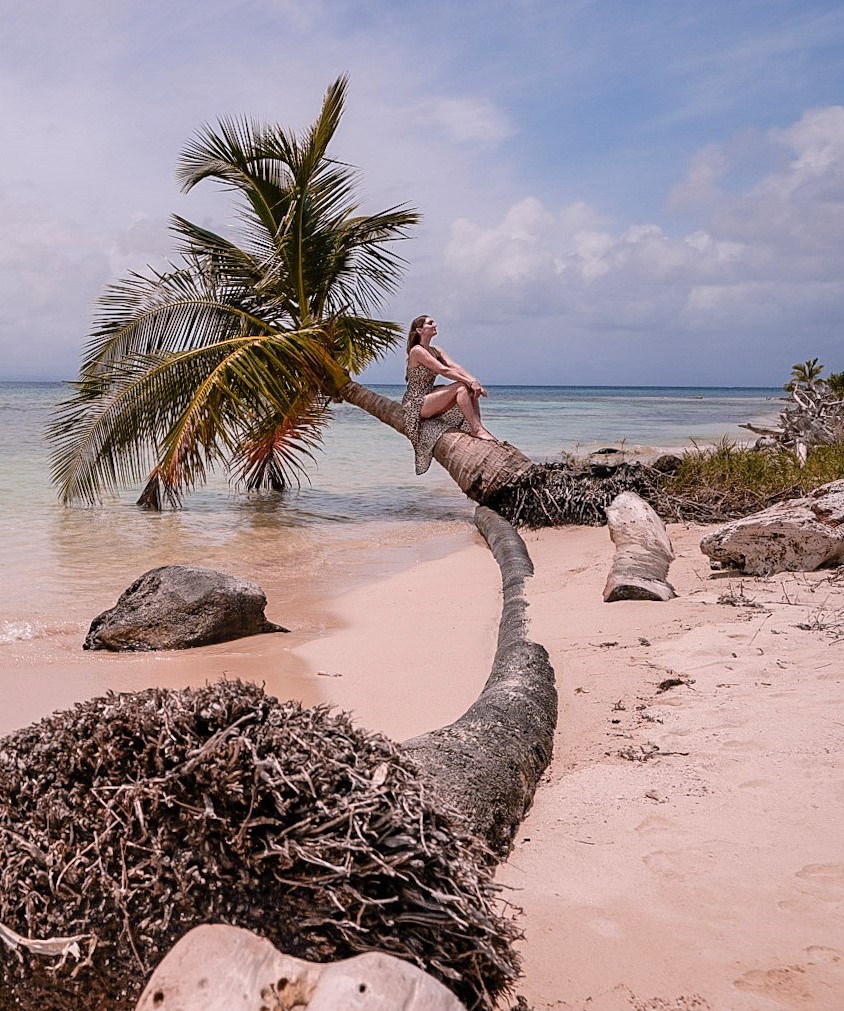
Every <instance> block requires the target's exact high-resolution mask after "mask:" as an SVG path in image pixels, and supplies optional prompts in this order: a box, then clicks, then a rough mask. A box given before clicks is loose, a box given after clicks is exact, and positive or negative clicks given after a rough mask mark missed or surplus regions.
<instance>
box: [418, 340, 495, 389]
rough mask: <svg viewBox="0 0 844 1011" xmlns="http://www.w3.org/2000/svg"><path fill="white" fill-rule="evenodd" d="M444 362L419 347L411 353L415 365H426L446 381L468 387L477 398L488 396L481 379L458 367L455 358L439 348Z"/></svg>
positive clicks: (460, 366)
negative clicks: (449, 380)
mask: <svg viewBox="0 0 844 1011" xmlns="http://www.w3.org/2000/svg"><path fill="white" fill-rule="evenodd" d="M437 350H438V351H439V353H440V355H441V356H442V360H440V358H437V357H436V355H432V354H431V352H430V351H426V350H425V348H423V347H419V346H418V345H417V347H415V348H413V349H412V350H411V352H410V356H411V358H413V360H414V363H415V364H417V365H425V366H426V367H427V368H429V369H430V370H431V371H432V372H436V373H437V375H440V376H442V377H443V378H444V379H451V380H452V381H454V382H458V383H463V385H464V386H467V387H468V388H469V390H470V391H471V392H472V393H474V394H475V395H476V396H479V397H485V396H486V395H487V392H486V390H485V389H484V388H483V386H482V385H481V382H480V380H479V379H477V378H476V377H475V376H473V375H472V374H471V373H470V372H467V371H466V370H465V369H464V368H463V366H462V365H458V364H457V362H456V361H454V359H453V358H451V357H450V356H449V355H448V354H446V352H445V350H444V349H443V348H437Z"/></svg>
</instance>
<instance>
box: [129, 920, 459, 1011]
mask: <svg viewBox="0 0 844 1011" xmlns="http://www.w3.org/2000/svg"><path fill="white" fill-rule="evenodd" d="M292 1008H302V1009H303V1011H340V1009H348V1011H465V1007H464V1005H463V1004H461V1003H460V1001H458V1000H457V998H456V997H455V996H454V994H453V993H451V991H449V990H447V989H446V988H445V987H444V986H443V985H442V983H439V982H438V981H437V980H435V979H434V978H433V976H429V975H428V974H427V973H425V972H423V971H422V970H421V969H418V968H417V967H416V966H415V965H411V964H410V963H409V962H405V961H403V960H402V959H400V958H395V957H393V956H392V955H386V954H384V953H382V952H375V951H373V952H367V953H366V954H363V955H356V956H355V957H353V958H348V959H345V960H344V961H341V962H327V963H323V962H310V961H308V960H306V959H302V958H294V957H293V956H292V955H285V954H283V953H282V952H281V951H279V950H278V948H276V947H275V945H273V944H272V943H271V942H270V941H268V940H267V939H266V938H264V937H259V936H258V935H257V934H254V933H252V931H250V930H244V929H242V928H241V927H230V926H225V925H223V924H203V925H202V926H199V927H195V928H194V929H193V930H191V931H190V932H189V933H187V934H185V936H184V937H183V938H182V939H181V940H180V941H179V942H178V943H177V944H176V945H175V946H174V947H173V948H172V949H171V950H170V951H169V952H168V954H167V955H166V956H165V958H164V959H163V960H162V961H161V962H160V963H159V965H158V968H157V969H156V970H155V972H154V973H153V975H152V977H151V979H150V981H149V983H147V986H146V989H145V990H144V992H143V993H142V994H141V999H140V1000H139V1001H138V1004H137V1007H136V1011H287V1009H292Z"/></svg>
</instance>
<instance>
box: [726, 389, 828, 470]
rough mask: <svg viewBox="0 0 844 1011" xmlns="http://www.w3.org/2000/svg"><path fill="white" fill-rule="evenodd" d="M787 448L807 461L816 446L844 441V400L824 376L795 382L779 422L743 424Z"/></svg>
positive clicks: (780, 446) (776, 444) (782, 447)
mask: <svg viewBox="0 0 844 1011" xmlns="http://www.w3.org/2000/svg"><path fill="white" fill-rule="evenodd" d="M739 427H740V428H747V429H749V430H750V431H751V432H755V433H756V434H757V435H761V436H763V438H765V439H768V440H770V441H771V443H772V444H773V445H774V446H775V447H776V448H777V449H786V450H789V451H791V452H793V453H796V454H797V456H798V457H799V458H800V459H801V460H802V461H803V462H804V463H805V461H806V456H807V453H808V451H809V450H810V449H811V448H812V447H813V446H831V445H834V444H835V443H840V442H844V400H842V399H841V397H840V396H839V395H837V394H836V393H834V392H833V390H832V389H831V388H830V386H829V385H828V384H827V383H825V382H824V381H823V380H822V379H817V380H813V381H811V382H807V383H803V384H795V385H794V386H793V388H792V389H791V390H790V391H789V395H788V398H787V399H786V404H785V407H784V408H783V409H782V411H781V412H780V417H779V426H778V427H777V428H772V427H771V426H769V425H768V426H763V425H751V424H745V425H740V426H739Z"/></svg>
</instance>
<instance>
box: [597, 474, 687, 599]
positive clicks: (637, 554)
mask: <svg viewBox="0 0 844 1011" xmlns="http://www.w3.org/2000/svg"><path fill="white" fill-rule="evenodd" d="M607 524H608V526H609V531H610V537H611V538H612V542H613V544H615V557H614V558H613V562H612V568H611V569H610V574H609V576H608V577H607V582H606V586H604V600H605V601H607V603H611V602H612V601H614V600H671V599H672V597H676V596H677V593H676V591H675V589H674V587H673V586H672V585H671V583H669V582H668V566H669V565H670V564H671V562H672V561H673V560H674V549H673V548H672V547H671V540H670V539H669V537H668V533H667V532H666V529H665V524H664V523H663V522H662V520H661V519H660V518H659V516H657V514H656V513H655V512H654V510H653V509H652V508H651V507H650V506H649V505H648V503H647V502H645V501H644V499H641V498H639V496H638V495H637V494H636V493H635V492H633V491H625V492H622V493H621V494H620V495H619V496H617V497H616V498H614V499H613V501H612V502H611V503H610V504H609V505H608V506H607Z"/></svg>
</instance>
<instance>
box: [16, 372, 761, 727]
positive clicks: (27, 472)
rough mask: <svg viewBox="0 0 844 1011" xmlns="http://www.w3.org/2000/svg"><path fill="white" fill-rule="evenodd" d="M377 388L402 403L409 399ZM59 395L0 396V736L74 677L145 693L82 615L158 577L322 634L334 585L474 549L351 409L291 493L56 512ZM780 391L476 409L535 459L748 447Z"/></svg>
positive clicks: (654, 394)
mask: <svg viewBox="0 0 844 1011" xmlns="http://www.w3.org/2000/svg"><path fill="white" fill-rule="evenodd" d="M378 389H379V392H383V393H385V394H386V395H388V396H392V397H393V398H395V399H398V398H400V396H401V392H402V390H401V388H400V387H379V388H378ZM63 395H64V388H63V387H62V385H61V384H57V383H48V384H14V383H8V384H2V383H0V560H1V561H2V573H3V579H2V581H0V675H2V676H0V733H1V732H3V730H4V729H10V728H11V727H12V726H15V725H19V721H20V719H23V718H26V719H29V718H32V714H33V712H34V713H35V715H38V714H39V712H40V711H41V710H42V709H44V707H45V706H46V707H47V708H46V710H45V711H49V708H51V707H52V706H51V702H55V700H56V699H57V698H60V699H61V703H62V704H64V701H65V699H66V697H70V698H72V697H75V696H74V687H73V685H72V684H71V685H63V686H62V690H61V691H60V692H57V693H56V692H53V691H52V689H51V681H54V680H55V679H56V678H63V677H69V678H71V679H73V678H76V679H79V678H83V680H84V679H86V678H88V676H89V675H90V674H91V671H92V670H95V669H96V670H100V671H101V672H102V676H97V677H95V678H94V680H93V681H90V683H89V680H86V681H85V684H86V685H87V686H88V688H90V687H91V685H93V686H94V688H95V689H97V690H102V688H100V687H99V686H103V687H104V686H107V685H111V686H112V687H114V688H117V689H120V688H123V687H126V688H129V687H138V686H139V685H138V683H137V681H138V677H139V676H140V675H139V674H138V671H139V670H147V671H149V669H150V665H151V664H152V660H151V659H150V658H147V659H146V660H145V661H141V660H140V659H137V660H135V661H133V662H128V661H127V658H118V660H117V661H116V662H115V661H114V660H113V659H112V660H111V661H108V662H107V661H106V660H105V659H100V656H99V655H91V654H85V655H84V656H83V655H82V654H81V653H80V647H81V642H82V640H83V639H84V635H85V632H86V630H87V627H88V625H89V624H90V621H91V619H92V618H93V617H94V616H95V615H97V614H98V613H99V612H101V611H103V610H105V609H106V608H108V607H111V606H112V605H113V604H114V602H115V600H116V598H117V597H118V596H119V594H120V593H121V592H122V591H123V590H124V589H125V588H126V587H127V586H128V585H129V584H130V583H131V582H132V581H133V580H134V579H136V578H137V577H138V576H139V575H140V574H141V573H143V572H145V571H147V570H148V569H150V568H154V567H155V566H158V565H165V564H174V563H182V564H192V565H203V566H208V567H211V568H219V569H223V570H225V571H228V572H231V573H233V574H236V575H241V576H245V577H247V578H250V579H254V580H255V581H257V582H258V583H259V584H260V585H261V586H262V587H263V589H264V591H265V592H266V594H267V597H268V601H269V603H268V607H267V615H268V617H270V618H271V619H272V620H275V621H278V622H280V623H282V624H285V625H288V626H291V627H294V628H295V629H296V630H297V634H298V635H299V636H300V638H301V637H302V636H308V635H311V636H312V635H319V634H322V633H324V632H325V630H326V629H327V628H329V627H330V626H331V622H332V616H331V612H330V599H331V596H332V595H333V594H336V593H337V592H338V591H339V590H341V589H342V588H344V587H347V586H349V585H352V584H354V583H356V582H359V581H361V580H368V579H373V578H378V577H379V576H381V575H384V574H386V573H388V572H390V571H393V570H396V569H399V568H402V567H405V566H407V565H410V564H413V563H414V562H415V561H416V560H418V559H419V558H422V557H430V556H432V555H435V554H436V553H438V552H439V553H442V552H445V551H449V550H452V549H453V548H455V547H456V546H459V545H462V544H466V543H469V542H470V541H471V540H472V539H473V538H474V537H476V536H477V535H476V534H475V532H474V528H473V526H472V523H471V518H472V512H473V505H472V504H471V503H470V502H469V501H468V500H467V499H466V498H465V497H464V496H463V495H462V493H461V492H460V491H459V490H458V489H457V488H456V486H455V485H454V484H453V483H452V482H451V479H450V478H449V477H448V475H447V474H446V473H445V472H444V471H443V470H441V468H439V467H438V466H437V465H436V464H434V465H433V466H432V468H431V470H430V471H429V472H428V474H426V475H424V476H423V477H421V478H417V477H416V476H415V475H414V473H413V466H412V453H411V450H410V447H409V445H408V444H407V442H406V441H405V440H404V439H403V438H402V437H401V436H399V435H398V434H397V433H395V432H393V431H392V430H391V429H389V428H387V427H386V426H384V425H382V424H381V423H380V422H378V421H375V420H374V419H372V418H369V417H368V416H367V415H365V414H364V413H362V412H361V411H359V410H358V409H357V408H354V407H351V406H349V405H345V404H343V405H339V406H338V407H336V408H335V411H334V420H333V423H332V425H331V427H330V429H329V431H328V434H327V437H326V439H325V445H324V451H323V452H321V453H318V454H317V462H316V466H315V467H314V468H313V469H312V471H311V483H310V484H307V483H306V484H305V485H304V486H303V487H302V488H301V490H300V491H299V492H294V493H291V494H289V495H287V496H285V497H280V496H277V495H251V496H250V495H244V494H240V493H236V492H233V491H231V490H230V489H229V488H228V487H227V485H226V483H225V480H224V479H223V478H215V479H214V480H213V481H212V482H211V484H210V485H209V486H208V487H206V488H204V489H202V490H200V491H198V492H196V493H194V494H193V495H191V496H189V497H188V499H187V500H186V502H185V507H184V508H183V509H181V510H178V511H166V512H162V513H148V512H143V511H141V510H139V509H137V508H136V507H135V505H134V504H133V503H134V499H135V498H136V497H137V493H138V489H133V490H131V492H127V494H126V495H124V496H122V497H121V498H119V499H112V500H108V501H106V502H105V503H104V504H103V505H101V506H97V507H95V508H65V507H62V506H60V505H59V504H58V503H57V502H56V499H55V496H54V493H53V491H52V489H51V487H50V484H49V480H48V455H49V450H48V447H47V445H46V443H45V440H44V436H43V431H44V426H45V424H46V422H47V420H48V418H49V415H50V412H51V410H52V408H53V406H54V404H55V403H56V402H57V401H58V400H60V399H61V397H62V396H63ZM777 396H778V392H777V391H776V390H706V389H704V390H696V389H687V390H667V389H639V388H628V389H619V388H616V389H610V388H583V387H566V388H561V387H548V388H543V387H494V388H492V389H491V390H490V397H489V399H488V400H487V401H484V408H485V417H486V419H487V424H488V426H489V427H490V428H491V429H492V431H493V432H494V433H495V434H496V435H498V436H500V437H501V438H504V439H507V440H509V441H510V442H512V443H513V444H514V445H517V446H519V447H520V448H521V449H523V450H524V451H525V452H526V453H527V454H528V455H530V456H531V457H533V458H534V459H538V460H539V459H549V458H554V457H555V456H558V455H559V454H560V453H561V452H563V451H575V450H578V449H581V450H586V449H589V448H595V447H597V446H599V445H607V444H609V445H621V444H622V443H624V444H626V445H627V446H633V445H651V446H665V447H671V446H680V445H684V444H685V445H687V444H688V443H689V441H690V440H697V441H699V442H701V443H705V442H707V441H712V440H715V439H717V438H719V437H720V436H721V435H723V434H730V435H733V436H735V437H737V438H740V437H741V436H742V434H743V433H742V430H741V429H738V428H737V427H736V425H737V422H739V421H744V420H748V419H751V418H760V417H764V416H766V415H770V414H772V413H775V412H776V410H777V408H778V404H777V403H776V399H775V398H776V397H777ZM745 434H746V433H745ZM249 650H250V651H253V652H256V651H257V652H258V653H260V649H258V647H256V646H250V647H249ZM200 655H201V654H200ZM157 659H162V658H157ZM121 660H122V661H123V662H121ZM180 662H181V663H184V660H182V661H180ZM80 663H81V664H83V666H80ZM63 669H66V671H67V673H66V674H64V673H62V670H63ZM158 669H160V668H158ZM27 670H29V671H30V672H31V674H30V676H31V677H32V678H34V679H35V678H36V674H35V673H34V672H36V671H37V672H39V673H38V675H37V678H40V680H41V689H43V690H41V689H39V692H40V694H38V693H37V694H38V697H37V698H34V699H32V700H31V704H28V705H27V706H25V707H24V710H19V709H16V708H15V699H16V698H21V697H23V695H25V694H26V691H31V690H33V685H32V684H31V685H29V686H28V687H27V686H24V685H23V684H22V681H21V679H22V678H23V677H25V676H26V675H25V671H27ZM50 671H52V672H53V673H52V675H50V673H49V672H50ZM106 671H107V672H108V673H107V675H106V673H105V672H106ZM74 672H75V673H74ZM79 687H80V689H82V685H81V682H80V685H79ZM85 692H87V689H85ZM79 697H83V695H80V696H79ZM39 699H41V702H39ZM39 706H40V707H41V708H39ZM4 710H5V711H6V714H7V715H3V711H4Z"/></svg>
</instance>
